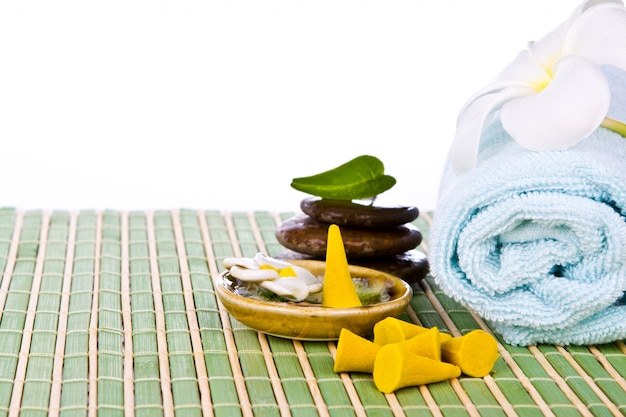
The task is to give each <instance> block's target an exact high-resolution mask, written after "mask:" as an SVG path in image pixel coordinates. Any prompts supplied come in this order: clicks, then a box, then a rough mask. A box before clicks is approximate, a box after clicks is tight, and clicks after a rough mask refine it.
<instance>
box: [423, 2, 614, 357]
mask: <svg viewBox="0 0 626 417" xmlns="http://www.w3.org/2000/svg"><path fill="white" fill-rule="evenodd" d="M581 16H582V17H581ZM597 17H598V19H596V18H597ZM593 20H596V22H598V23H597V24H596V23H593V22H592V24H591V25H589V22H591V21H593ZM600 22H601V23H600ZM568 25H569V26H568ZM585 25H587V26H585ZM594 25H595V26H594ZM570 27H571V28H573V29H570ZM605 28H606V30H605ZM592 29H593V30H592ZM568 30H569V31H570V32H569V33H568ZM602 31H604V32H602ZM570 33H573V34H571V36H570ZM624 33H626V11H625V10H624V8H623V5H622V4H621V2H619V1H612V0H604V1H602V0H600V1H593V0H589V1H585V2H583V4H582V5H581V6H580V8H579V9H578V10H577V11H576V12H575V14H574V15H573V17H572V19H571V20H570V21H568V22H567V24H566V26H565V29H564V28H563V26H562V27H560V28H559V29H558V30H557V31H556V32H555V34H551V35H550V36H551V37H549V39H548V40H549V42H543V43H541V44H540V43H539V42H538V43H537V45H532V44H531V45H530V46H529V49H530V53H525V55H520V56H519V57H518V60H517V61H515V62H514V63H513V64H512V66H511V68H508V69H507V70H505V71H504V72H503V74H504V75H503V76H502V78H501V79H500V82H496V83H495V84H493V87H492V88H487V89H486V90H482V91H481V92H480V93H479V94H478V95H476V96H475V98H473V99H472V100H470V104H469V105H468V106H466V107H465V108H464V110H463V111H462V112H461V117H460V118H459V120H460V122H459V128H458V131H457V138H456V142H455V144H453V147H452V148H451V153H450V158H449V162H448V164H447V166H446V168H445V170H444V173H443V176H442V179H441V186H440V194H439V200H438V203H437V207H436V210H435V215H434V219H433V225H432V228H431V233H430V237H429V249H430V254H429V261H430V267H431V272H432V274H433V276H434V278H435V281H436V282H437V284H438V285H439V286H440V287H441V289H442V290H443V291H444V292H445V293H447V294H448V295H450V296H451V297H453V298H454V299H456V300H458V301H459V302H460V303H462V304H463V305H465V306H466V307H468V308H469V309H471V310H473V311H475V312H476V313H477V314H478V315H480V316H482V317H483V318H485V319H486V320H487V321H488V322H489V323H490V324H491V325H492V327H493V328H494V329H495V330H496V331H497V332H498V333H500V334H501V335H502V336H503V338H504V340H505V341H506V342H508V343H511V344H515V345H532V344H537V343H551V344H559V345H569V344H576V345H587V344H600V343H606V342H610V341H615V340H623V339H626V138H625V137H624V136H623V135H624V132H625V127H626V124H624V122H623V121H626V60H624V59H625V58H626V43H625V40H626V36H624ZM582 34H584V36H583V35H582ZM596 34H598V37H597V39H596V40H595V41H590V42H591V43H593V42H596V43H597V45H596V46H597V48H599V49H602V48H604V47H605V46H607V45H610V46H611V47H612V48H613V49H611V51H610V53H606V54H605V55H603V56H602V57H603V58H602V59H605V61H602V59H600V58H598V57H597V56H596V55H594V52H593V51H594V50H593V48H589V49H585V48H586V44H584V42H586V41H585V40H588V39H590V38H589V37H593V36H595V35H596ZM555 39H556V41H555ZM557 41H562V44H563V45H565V46H563V47H562V49H558V50H557V52H558V53H560V54H562V57H561V58H558V57H557V63H558V60H559V59H560V60H561V61H562V62H563V65H564V67H563V68H565V65H566V64H567V65H569V64H571V68H576V71H571V72H569V70H567V71H566V70H563V72H562V73H559V72H558V70H559V69H558V68H557V65H558V64H554V71H552V72H550V71H547V73H548V74H547V75H546V77H545V79H544V83H543V84H541V86H539V85H540V84H539V83H536V84H531V83H528V84H523V83H524V82H525V81H524V80H525V79H524V78H523V77H520V74H521V73H522V71H530V75H531V76H535V75H536V74H538V73H540V72H541V70H538V69H537V68H539V67H533V63H536V62H538V61H539V60H541V58H543V57H547V56H549V55H548V54H547V53H546V51H547V50H548V48H549V47H553V46H554V45H557V44H558V42H557ZM576 42H578V44H576ZM572 45H574V46H572ZM578 45H581V46H580V47H578ZM585 51H590V52H588V55H587V56H582V57H581V55H580V54H583V55H584V52H585ZM615 56H620V59H619V60H617V59H616V60H615V62H613V61H611V60H612V59H613V57H615ZM553 57H554V56H553ZM553 61H554V60H552V61H550V60H546V65H545V66H544V68H547V67H548V66H549V65H552V62H553ZM566 61H567V62H566ZM520 62H521V63H522V64H524V63H525V64H528V65H525V66H524V65H521V66H520V65H519V64H520ZM529 63H530V64H529ZM608 64H610V65H608ZM513 65H515V66H513ZM594 65H597V67H595V68H597V69H598V70H599V71H600V72H598V71H596V70H595V69H594V67H593V66H594ZM571 68H570V69H571ZM513 69H514V70H513ZM518 70H519V71H518ZM578 70H580V72H577V71H578ZM586 70H589V73H588V74H591V73H592V72H593V75H590V76H589V78H588V79H587V78H586V75H585V76H584V77H583V78H581V79H580V80H583V79H584V81H579V80H575V78H576V76H577V75H575V73H576V74H581V73H583V72H585V71H586ZM533 71H534V72H533ZM594 71H595V72H594ZM561 76H562V77H561ZM515 77H518V78H517V79H515ZM560 77H561V78H560ZM603 77H605V79H606V81H604V79H603ZM511 79H513V81H516V80H518V79H519V82H511ZM557 79H558V81H557ZM563 79H565V81H564V82H563ZM574 80H575V81H574ZM587 82H589V85H585V83H587ZM548 83H549V85H548V87H547V88H545V91H546V94H544V90H543V89H544V87H545V85H544V84H548ZM552 83H554V88H553V89H552ZM603 83H604V84H603ZM520 86H522V87H520ZM537 86H539V87H537ZM607 86H608V87H607ZM587 87H588V88H587ZM533 88H536V89H537V90H536V91H534V90H533ZM557 89H558V90H557ZM548 90H551V91H548ZM609 90H610V91H609ZM557 91H558V93H559V94H555V92H557ZM596 93H597V94H596ZM533 94H536V97H537V98H535V97H533V98H531V100H536V101H534V102H533V101H527V102H524V103H523V105H521V106H518V107H515V106H517V104H515V105H513V106H510V107H509V108H506V107H505V106H506V104H503V103H507V102H509V101H513V100H517V99H519V98H520V97H521V100H526V99H527V97H530V96H532V95H533ZM609 95H610V105H609V104H608V102H609ZM562 98H564V99H562ZM561 99H562V100H561ZM541 100H544V101H541ZM559 100H561V101H559ZM592 101H594V102H595V104H594V105H593V106H590V107H589V108H587V107H585V106H586V105H587V104H588V103H591V102H592ZM605 101H606V103H607V104H606V106H605V107H602V105H604V104H603V103H604V102H605ZM485 103H486V104H485ZM528 103H530V104H528ZM546 103H548V104H546ZM598 103H600V104H598ZM570 105H571V107H570ZM541 106H543V107H541ZM594 106H595V107H594ZM601 107H602V108H601ZM607 107H608V108H607ZM537 108H540V110H541V111H539V112H537V111H536V110H537ZM598 109H599V110H598ZM553 110H555V111H554V117H553V114H552V113H551V112H552V111H553ZM507 112H508V113H507ZM592 112H598V115H599V116H600V118H599V119H597V120H592V121H591V122H590V123H592V124H593V123H595V125H593V126H592V127H591V129H589V131H587V132H586V133H585V134H584V136H580V137H578V138H576V137H575V134H574V135H573V136H572V137H573V138H574V139H572V137H569V138H566V142H567V141H569V142H567V143H565V142H563V141H561V142H559V141H560V140H561V139H555V140H554V141H553V142H551V139H552V135H553V134H554V135H557V136H558V135H559V134H560V133H561V127H562V128H563V129H562V130H563V131H567V129H568V128H569V127H570V126H569V125H568V124H569V123H570V121H571V122H572V125H573V124H575V123H576V122H578V119H579V118H580V119H582V118H583V117H586V116H587V115H588V114H590V113H592ZM577 114H578V115H580V116H581V117H579V116H577ZM468 115H469V116H468ZM546 115H547V116H548V117H545V116H546ZM605 115H606V119H604V121H602V120H603V119H602V118H603V117H605ZM463 117H465V119H463ZM594 117H595V116H594ZM590 119H591V118H590ZM609 119H613V121H615V120H617V124H612V125H611V124H610V123H608V122H610V121H611V120H609ZM468 120H469V121H468ZM555 120H556V122H555ZM620 120H621V121H622V122H620ZM535 121H536V124H535ZM601 121H602V123H600V122H601ZM585 123H587V122H585ZM468 126H469V128H468ZM476 126H478V129H477V130H472V129H473V128H474V127H476ZM536 126H546V129H545V130H543V131H542V130H541V129H537V128H536ZM603 126H607V127H608V128H605V127H603ZM546 131H547V132H550V133H549V134H545V135H544V136H543V137H541V139H540V140H537V141H533V139H534V137H536V136H542V135H543V134H544V132H546ZM459 132H460V133H459ZM467 132H470V133H467ZM472 132H474V133H475V132H479V134H478V135H476V134H471V133H472ZM529 132H531V133H529ZM588 132H591V133H588ZM575 133H576V132H575ZM578 133H579V132H578ZM578 133H576V134H578ZM620 133H621V134H620ZM569 134H570V132H567V134H564V135H563V136H564V137H565V136H567V135H569ZM524 135H526V136H524ZM476 137H478V140H477V141H476V142H472V140H473V138H476Z"/></svg>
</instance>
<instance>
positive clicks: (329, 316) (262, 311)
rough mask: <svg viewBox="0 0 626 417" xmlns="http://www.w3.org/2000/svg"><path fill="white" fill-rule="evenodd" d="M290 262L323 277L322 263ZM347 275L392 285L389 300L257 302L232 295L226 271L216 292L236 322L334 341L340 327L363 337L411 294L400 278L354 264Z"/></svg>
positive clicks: (261, 329) (297, 336) (286, 334)
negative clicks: (332, 304)
mask: <svg viewBox="0 0 626 417" xmlns="http://www.w3.org/2000/svg"><path fill="white" fill-rule="evenodd" d="M289 262H291V263H293V264H295V265H299V266H302V267H304V268H306V269H308V270H310V271H311V272H312V273H313V274H314V275H317V276H323V275H324V270H325V267H326V263H325V262H323V261H310V260H297V261H296V260H290V261H289ZM350 274H351V275H352V276H353V277H357V276H358V277H363V278H367V279H370V280H387V281H388V282H389V284H390V286H391V288H390V295H391V300H390V301H387V302H384V303H379V304H372V305H367V306H363V307H354V308H326V307H321V306H303V305H298V304H297V303H283V302H271V301H259V300H254V299H250V298H246V297H243V296H240V295H238V294H235V293H234V292H233V290H232V285H231V282H230V280H229V275H228V271H225V272H224V273H222V274H221V275H219V277H218V278H217V281H216V285H215V290H216V293H217V296H218V297H219V299H220V301H221V302H222V304H223V305H224V307H225V308H226V310H227V311H228V312H229V313H230V315H231V316H232V317H234V318H235V319H237V320H238V321H239V322H241V323H243V324H245V325H246V326H248V327H250V328H252V329H255V330H258V331H259V332H262V333H267V334H270V335H274V336H280V337H286V338H290V339H298V340H337V339H338V338H339V333H340V332H341V329H342V328H347V329H349V330H351V331H352V332H354V333H356V334H358V335H361V336H363V337H366V336H369V335H370V334H371V332H372V329H373V328H374V325H375V324H376V323H377V322H378V321H380V320H382V319H384V318H386V317H390V316H392V317H397V316H399V315H400V314H402V313H403V312H404V311H405V310H406V308H407V306H408V304H409V301H410V300H411V296H412V295H413V291H412V289H411V287H410V286H409V285H408V284H407V283H406V282H404V281H403V280H401V279H400V278H398V277H396V276H393V275H390V274H387V273H385V272H382V271H378V270H375V269H370V268H364V267H360V266H354V265H350Z"/></svg>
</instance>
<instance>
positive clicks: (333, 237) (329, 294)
mask: <svg viewBox="0 0 626 417" xmlns="http://www.w3.org/2000/svg"><path fill="white" fill-rule="evenodd" d="M361 305H362V304H361V300H359V296H358V294H357V292H356V288H355V286H354V282H352V277H351V276H350V270H349V268H348V260H347V258H346V250H345V248H344V246H343V240H342V239H341V231H340V230H339V226H337V225H336V224H332V225H330V227H329V228H328V241H327V243H326V273H325V274H324V287H323V289H322V306H324V307H334V308H350V307H359V306H361Z"/></svg>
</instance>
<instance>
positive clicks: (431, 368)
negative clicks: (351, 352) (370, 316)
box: [373, 343, 461, 394]
mask: <svg viewBox="0 0 626 417" xmlns="http://www.w3.org/2000/svg"><path fill="white" fill-rule="evenodd" d="M460 375H461V370H460V369H459V367H458V366H455V365H452V364H450V363H446V362H441V361H436V360H434V359H429V358H425V357H423V356H417V355H415V354H413V353H411V352H408V351H406V350H405V349H402V348H401V347H400V346H399V345H398V344H395V343H391V344H387V345H385V346H382V347H381V348H380V351H379V352H378V355H376V360H375V361H374V371H373V377H374V384H376V388H378V390H379V391H381V392H383V393H385V394H389V393H392V392H394V391H395V390H397V389H400V388H403V387H409V386H414V385H423V384H430V383H433V382H439V381H445V380H446V379H450V378H456V377H458V376H460Z"/></svg>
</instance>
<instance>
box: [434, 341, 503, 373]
mask: <svg viewBox="0 0 626 417" xmlns="http://www.w3.org/2000/svg"><path fill="white" fill-rule="evenodd" d="M441 357H442V359H443V360H444V361H446V362H449V363H452V364H454V365H457V366H458V367H459V368H461V371H462V372H463V373H464V374H465V375H467V376H472V377H476V378H482V377H484V376H486V375H487V374H488V373H489V372H491V370H492V369H493V365H494V364H495V363H496V360H497V359H498V343H497V342H496V340H495V339H494V337H493V336H491V335H490V334H489V333H487V332H485V331H483V330H472V331H471V332H469V333H467V334H465V335H463V336H459V337H453V338H451V339H450V340H447V341H445V342H443V343H442V344H441Z"/></svg>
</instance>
